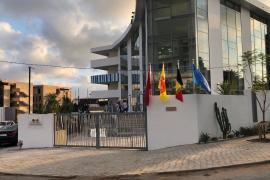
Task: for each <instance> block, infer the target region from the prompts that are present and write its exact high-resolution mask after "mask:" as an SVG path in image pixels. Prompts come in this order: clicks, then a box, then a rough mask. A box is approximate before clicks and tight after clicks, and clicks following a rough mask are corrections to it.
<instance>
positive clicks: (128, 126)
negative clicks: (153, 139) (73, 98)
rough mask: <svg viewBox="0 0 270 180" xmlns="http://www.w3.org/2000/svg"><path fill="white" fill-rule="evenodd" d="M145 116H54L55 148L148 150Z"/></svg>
mask: <svg viewBox="0 0 270 180" xmlns="http://www.w3.org/2000/svg"><path fill="white" fill-rule="evenodd" d="M146 129H147V128H146V115H145V113H144V112H139V113H89V114H57V115H55V134H54V137H55V138H54V144H55V146H74V147H75V146H80V147H96V148H129V149H147V140H146Z"/></svg>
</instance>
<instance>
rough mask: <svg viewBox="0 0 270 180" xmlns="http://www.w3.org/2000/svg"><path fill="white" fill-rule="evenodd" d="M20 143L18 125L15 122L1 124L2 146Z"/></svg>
mask: <svg viewBox="0 0 270 180" xmlns="http://www.w3.org/2000/svg"><path fill="white" fill-rule="evenodd" d="M17 142H18V125H17V124H16V123H14V122H13V121H2V122H0V145H1V144H11V145H17Z"/></svg>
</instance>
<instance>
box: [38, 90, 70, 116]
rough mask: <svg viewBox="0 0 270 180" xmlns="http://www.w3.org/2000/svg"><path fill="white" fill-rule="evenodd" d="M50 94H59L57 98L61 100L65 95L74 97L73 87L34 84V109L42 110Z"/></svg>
mask: <svg viewBox="0 0 270 180" xmlns="http://www.w3.org/2000/svg"><path fill="white" fill-rule="evenodd" d="M49 94H55V95H57V100H58V101H61V100H62V99H63V97H68V98H69V99H71V98H72V96H71V88H66V87H59V86H51V85H35V86H34V95H33V96H34V111H38V110H40V109H41V108H42V107H43V105H44V104H45V101H46V96H47V95H49Z"/></svg>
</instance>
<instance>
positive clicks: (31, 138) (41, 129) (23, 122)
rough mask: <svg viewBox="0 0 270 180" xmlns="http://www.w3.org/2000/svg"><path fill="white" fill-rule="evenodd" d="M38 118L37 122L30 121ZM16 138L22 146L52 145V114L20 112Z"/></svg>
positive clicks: (38, 146) (39, 146)
mask: <svg viewBox="0 0 270 180" xmlns="http://www.w3.org/2000/svg"><path fill="white" fill-rule="evenodd" d="M33 119H38V120H39V123H36V124H35V123H32V120H33ZM18 134H19V137H18V140H22V141H23V148H45V147H53V146H54V114H42V115H41V114H30V115H29V114H21V115H19V116H18Z"/></svg>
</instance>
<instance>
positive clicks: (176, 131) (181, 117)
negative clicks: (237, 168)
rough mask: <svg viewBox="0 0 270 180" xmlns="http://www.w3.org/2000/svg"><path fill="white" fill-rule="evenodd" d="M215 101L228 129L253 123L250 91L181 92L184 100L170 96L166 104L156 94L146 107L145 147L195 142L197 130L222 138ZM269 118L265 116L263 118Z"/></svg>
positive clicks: (198, 132)
mask: <svg viewBox="0 0 270 180" xmlns="http://www.w3.org/2000/svg"><path fill="white" fill-rule="evenodd" d="M215 102H217V103H218V106H219V108H220V110H221V108H222V107H224V108H226V109H227V114H228V118H229V121H230V123H231V126H232V130H238V129H239V128H240V127H250V126H253V125H254V123H253V117H252V107H251V96H250V93H247V95H243V96H233V95H231V96H219V95H184V103H181V102H179V101H177V100H176V99H175V97H174V96H170V101H169V102H168V103H167V104H163V103H161V102H160V100H159V96H153V97H151V104H150V106H149V107H148V108H147V132H148V148H149V150H154V149H161V148H166V147H172V146H177V145H184V144H193V143H197V142H198V139H199V135H200V133H201V132H204V133H208V134H209V135H210V136H211V137H222V132H221V131H220V128H219V125H218V123H217V119H216V116H215V110H214V103H215ZM166 107H176V108H177V111H175V112H167V111H166ZM269 111H270V110H269ZM269 111H268V112H267V113H268V114H270V113H269ZM258 114H260V113H259V111H258ZM260 116H261V115H260ZM269 118H270V115H267V120H269Z"/></svg>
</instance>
